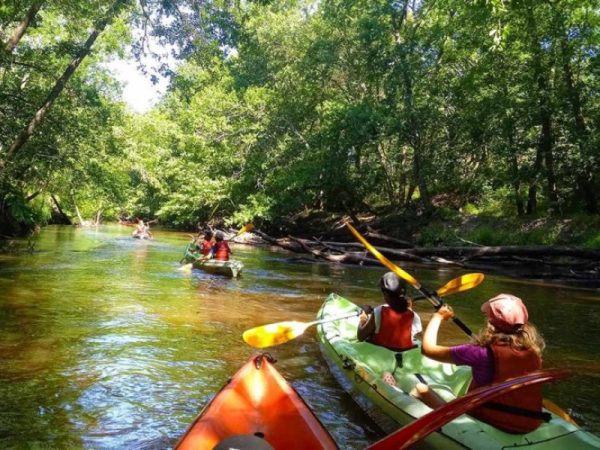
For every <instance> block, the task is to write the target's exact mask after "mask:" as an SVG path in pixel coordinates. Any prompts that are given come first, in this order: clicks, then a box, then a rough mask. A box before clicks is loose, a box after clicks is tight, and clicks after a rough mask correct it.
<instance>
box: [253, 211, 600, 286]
mask: <svg viewBox="0 0 600 450" xmlns="http://www.w3.org/2000/svg"><path fill="white" fill-rule="evenodd" d="M343 221H344V219H342V220H340V219H339V216H338V217H333V216H325V215H316V214H310V215H305V216H298V217H295V218H293V220H290V221H289V223H288V224H286V225H285V226H282V227H280V228H279V229H274V230H273V229H272V231H271V233H272V234H265V233H262V232H260V231H258V232H257V233H256V234H255V237H254V238H251V237H246V238H245V239H243V240H244V241H246V242H249V243H261V242H262V243H268V244H271V245H278V246H280V247H283V248H286V249H288V250H291V251H294V252H298V253H306V254H310V255H311V257H312V258H315V259H324V260H327V261H330V262H338V263H350V264H352V263H354V264H378V262H377V261H376V260H375V259H374V258H372V257H371V256H370V255H367V254H365V252H364V250H363V248H362V246H361V245H360V244H357V243H356V242H355V240H354V239H353V237H352V236H351V234H350V233H349V232H348V230H346V229H345V227H343V226H342V225H343ZM354 224H355V225H357V226H358V227H359V229H360V230H361V231H362V232H363V233H364V234H365V235H366V236H367V238H368V239H369V241H370V242H371V243H373V244H374V245H376V246H377V247H378V249H379V250H380V251H381V252H382V253H383V254H384V255H386V256H387V257H389V258H390V259H392V260H395V261H410V262H413V263H419V264H423V265H425V266H457V267H462V268H465V269H470V270H481V271H485V272H489V273H498V274H502V275H506V276H511V277H516V278H526V279H530V280H540V281H543V282H545V283H559V284H568V285H574V286H579V287H586V288H600V231H599V230H600V218H598V217H589V216H587V217H586V216H580V217H574V218H560V219H559V218H535V219H530V218H529V219H525V218H514V219H507V218H496V217H492V216H475V215H460V216H459V215H453V216H449V215H447V216H442V215H439V214H437V215H436V214H433V215H430V216H429V217H423V216H416V215H415V216H412V217H411V216H407V215H404V216H393V215H388V216H382V217H376V216H358V217H355V218H354ZM267 229H268V228H267ZM286 232H287V234H286Z"/></svg>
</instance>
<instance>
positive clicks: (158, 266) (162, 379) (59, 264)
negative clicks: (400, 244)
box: [0, 226, 600, 449]
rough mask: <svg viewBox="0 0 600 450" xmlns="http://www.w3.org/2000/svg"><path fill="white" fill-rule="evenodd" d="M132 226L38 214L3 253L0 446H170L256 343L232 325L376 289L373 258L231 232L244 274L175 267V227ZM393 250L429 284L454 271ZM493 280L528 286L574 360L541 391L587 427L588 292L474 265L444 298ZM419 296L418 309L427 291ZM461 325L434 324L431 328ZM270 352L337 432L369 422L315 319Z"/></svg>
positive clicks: (467, 307)
mask: <svg viewBox="0 0 600 450" xmlns="http://www.w3.org/2000/svg"><path fill="white" fill-rule="evenodd" d="M130 231H131V229H129V228H126V227H121V226H112V227H111V226H107V227H100V228H98V229H76V228H71V227H61V228H59V227H49V228H46V229H44V230H43V231H42V233H41V236H40V237H39V239H38V241H37V243H36V252H35V253H34V254H33V255H31V256H29V255H26V254H19V255H2V256H0V399H2V401H1V402H0V448H144V449H146V448H148V449H155V448H156V449H160V448H169V447H171V446H172V445H174V443H175V442H176V440H177V438H178V437H179V436H180V435H181V434H182V433H183V432H184V431H185V429H186V427H187V426H188V425H189V423H190V422H191V421H192V420H193V418H194V417H195V416H196V415H197V413H198V412H199V410H200V409H201V408H202V406H203V405H204V404H205V403H206V402H207V401H208V400H209V399H210V397H211V396H212V395H213V394H214V393H215V392H216V391H217V390H218V389H219V388H220V387H221V386H222V385H223V383H224V382H225V381H226V380H227V379H228V377H230V376H231V375H232V374H233V373H234V372H235V371H237V369H238V368H239V367H240V366H241V365H242V364H243V363H244V362H245V361H246V360H247V359H248V357H249V356H250V355H252V354H253V349H251V348H249V347H248V346H246V345H245V344H244V342H243V341H242V339H241V334H242V332H243V331H244V330H246V329H248V328H251V327H253V326H256V325H261V324H265V323H270V322H278V321H282V320H291V319H294V320H300V321H310V320H314V317H315V314H316V312H317V310H318V309H319V306H320V304H321V302H322V301H323V300H324V298H325V296H326V295H327V294H328V293H329V292H332V291H334V292H338V293H340V294H342V295H344V296H346V297H348V298H350V299H352V300H354V301H355V302H356V303H359V304H365V303H371V304H375V303H377V302H378V301H379V297H380V294H379V293H378V289H377V288H376V283H377V279H378V277H379V276H381V274H382V273H383V272H384V270H383V269H381V268H365V267H357V266H342V265H329V264H324V263H307V262H303V261H300V260H299V259H298V258H297V255H293V254H289V253H284V252H277V251H269V250H265V249H257V248H253V247H247V246H234V247H233V250H234V253H235V257H236V258H238V259H241V260H242V261H243V262H244V264H245V268H244V272H243V276H242V277H241V278H239V279H233V280H232V279H228V278H224V277H220V276H217V275H208V274H205V273H203V272H200V271H197V270H194V271H193V272H192V273H183V272H181V271H178V270H177V268H178V267H179V263H178V261H179V259H180V258H181V256H182V252H183V248H184V246H185V245H186V242H187V240H188V239H189V238H188V237H187V235H184V234H181V233H169V232H160V231H157V232H155V239H154V240H153V241H139V240H134V239H132V238H131V237H130ZM402 266H403V267H404V268H405V269H408V270H409V272H411V273H412V274H413V275H415V276H416V277H417V278H418V279H419V280H420V281H421V282H422V283H423V284H424V285H425V286H430V287H439V286H441V285H443V284H444V283H445V282H446V281H448V280H450V279H452V278H454V277H456V276H458V275H460V274H461V273H462V272H458V271H456V270H441V271H432V270H425V269H422V268H415V267H412V266H410V265H405V264H402ZM501 291H504V292H512V293H515V294H517V295H519V296H521V297H522V298H523V299H525V301H526V303H527V305H528V308H529V311H530V318H531V320H532V321H533V322H534V323H535V324H536V325H537V326H538V327H539V328H540V329H541V331H542V333H543V334H544V336H545V338H546V340H547V344H548V347H547V350H546V353H545V365H546V366H547V367H568V368H571V369H573V370H574V371H576V373H577V374H578V376H577V377H575V378H573V379H571V380H568V381H565V382H561V383H560V384H557V385H553V386H550V387H547V388H546V395H547V396H548V397H549V398H551V399H553V400H554V401H555V402H557V403H559V404H560V405H561V406H563V408H565V409H567V410H568V411H569V412H570V413H571V414H572V415H573V416H574V417H575V418H576V419H577V420H578V421H579V422H580V423H581V424H582V425H583V426H584V427H585V428H587V429H589V430H591V431H593V432H595V433H599V432H600V411H598V408H597V405H598V403H599V401H600V395H599V389H598V387H597V385H598V381H600V363H599V362H598V355H599V354H600V348H599V345H600V343H599V341H598V324H599V323H600V295H599V294H598V292H594V291H585V290H576V289H570V288H564V287H562V288H561V287H550V286H544V285H533V284H530V283H527V282H523V281H518V280H511V279H507V278H502V277H495V276H487V278H486V281H485V282H484V283H483V284H482V285H481V286H480V287H478V288H477V289H474V290H472V291H469V292H466V293H463V294H458V295H456V296H454V297H451V298H449V299H448V300H450V302H451V304H452V305H453V306H454V309H455V311H456V313H457V315H458V316H459V317H461V319H462V320H463V321H464V322H466V323H467V324H469V325H470V326H471V327H472V328H474V329H477V328H478V327H479V326H480V325H481V323H482V318H481V313H480V312H479V306H480V304H481V303H482V301H483V300H485V299H487V298H489V297H491V296H492V295H494V294H496V293H498V292H501ZM416 310H417V311H418V312H419V313H420V314H421V316H422V318H423V319H424V320H425V321H427V320H428V318H429V315H430V314H431V308H430V307H429V306H428V304H427V303H418V304H417V305H416ZM462 340H463V336H462V335H461V334H460V331H459V330H458V329H455V328H453V327H452V325H451V324H445V325H444V327H443V330H442V335H441V338H440V341H441V342H442V343H448V344H451V343H458V342H461V341H462ZM271 353H272V354H273V355H274V356H275V357H276V358H277V359H278V362H277V364H276V367H277V368H278V369H279V371H280V372H281V373H282V374H283V375H284V376H285V377H286V378H287V379H288V380H290V381H291V383H292V385H293V386H294V387H295V388H296V389H297V390H298V391H299V392H300V394H301V395H302V396H303V397H304V399H305V400H306V401H307V402H308V404H309V405H310V406H311V407H312V408H313V409H314V411H315V412H316V414H317V416H318V417H319V418H320V419H321V421H322V422H323V423H324V424H325V426H326V427H327V428H328V429H329V430H330V432H331V433H332V435H333V437H334V438H335V439H336V441H337V442H338V443H339V445H340V447H341V448H343V449H360V448H363V447H365V446H366V445H367V444H369V443H372V442H373V441H374V440H376V439H377V438H378V437H380V434H379V432H378V431H377V429H376V428H375V426H374V425H373V424H372V422H371V421H370V420H369V419H368V418H367V417H366V416H365V415H364V414H363V413H362V412H361V411H360V409H359V408H358V407H357V406H356V405H355V404H354V402H353V401H352V399H351V398H350V397H349V396H347V395H346V394H345V393H344V392H343V391H342V389H341V388H340V387H339V385H338V384H337V382H336V381H335V379H333V378H332V377H331V375H330V374H329V371H328V369H327V365H326V363H325V361H324V360H323V358H322V356H321V354H320V351H319V347H318V344H317V341H316V339H315V330H314V327H313V328H310V329H309V330H308V331H307V332H306V333H305V335H304V336H303V337H301V338H298V339H296V340H294V341H291V342H289V343H287V344H284V345H282V346H280V347H275V348H272V349H271Z"/></svg>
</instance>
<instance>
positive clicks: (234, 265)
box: [193, 259, 244, 278]
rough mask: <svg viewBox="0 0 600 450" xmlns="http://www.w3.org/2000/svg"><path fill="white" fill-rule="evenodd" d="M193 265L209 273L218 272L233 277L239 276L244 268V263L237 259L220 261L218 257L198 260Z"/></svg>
mask: <svg viewBox="0 0 600 450" xmlns="http://www.w3.org/2000/svg"><path fill="white" fill-rule="evenodd" d="M193 266H194V268H195V269H200V270H204V271H205V272H208V273H216V274H218V275H225V276H228V277H233V278H235V277H237V276H238V275H239V274H240V272H241V271H242V269H243V268H244V264H243V263H242V262H241V261H237V260H235V259H230V260H229V261H218V260H216V259H207V260H206V261H201V260H197V261H194V263H193Z"/></svg>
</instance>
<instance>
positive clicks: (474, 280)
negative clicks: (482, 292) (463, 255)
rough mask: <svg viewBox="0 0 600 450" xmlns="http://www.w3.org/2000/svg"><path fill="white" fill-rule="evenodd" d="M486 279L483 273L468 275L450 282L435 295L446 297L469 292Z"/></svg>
mask: <svg viewBox="0 0 600 450" xmlns="http://www.w3.org/2000/svg"><path fill="white" fill-rule="evenodd" d="M484 278H485V275H483V274H482V273H467V274H466V275H463V276H460V277H458V278H454V279H453V280H450V281H449V282H448V283H446V284H445V285H444V286H442V287H441V288H439V289H438V290H436V291H435V293H436V294H437V295H439V296H440V297H444V296H445V295H452V294H456V293H458V292H462V291H467V290H469V289H473V288H474V287H475V286H478V285H479V284H480V283H481V282H482V281H483V279H484Z"/></svg>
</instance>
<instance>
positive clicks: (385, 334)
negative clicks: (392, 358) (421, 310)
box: [371, 305, 415, 352]
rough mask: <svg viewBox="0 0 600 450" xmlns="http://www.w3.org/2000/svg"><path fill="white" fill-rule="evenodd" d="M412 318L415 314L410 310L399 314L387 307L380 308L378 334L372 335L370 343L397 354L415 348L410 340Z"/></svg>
mask: <svg viewBox="0 0 600 450" xmlns="http://www.w3.org/2000/svg"><path fill="white" fill-rule="evenodd" d="M414 316H415V313H414V312H412V311H411V310H410V309H407V310H406V311H404V312H401V313H400V312H396V311H394V310H393V309H392V308H390V307H389V306H386V305H384V306H382V307H381V323H380V324H379V332H377V333H375V334H373V336H372V337H371V342H372V343H373V344H377V345H381V346H383V347H387V348H389V349H390V350H395V351H397V352H400V351H403V350H408V349H409V348H413V347H414V346H415V344H414V343H413V340H412V323H413V317H414Z"/></svg>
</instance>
